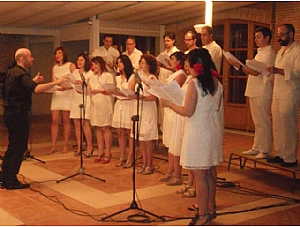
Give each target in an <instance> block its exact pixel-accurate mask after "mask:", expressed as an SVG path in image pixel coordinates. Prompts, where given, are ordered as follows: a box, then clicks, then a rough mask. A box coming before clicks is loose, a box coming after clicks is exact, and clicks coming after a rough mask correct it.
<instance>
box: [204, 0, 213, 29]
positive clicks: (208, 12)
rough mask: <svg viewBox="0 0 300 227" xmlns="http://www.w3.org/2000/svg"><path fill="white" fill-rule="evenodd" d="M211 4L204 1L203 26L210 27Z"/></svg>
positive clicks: (209, 1)
mask: <svg viewBox="0 0 300 227" xmlns="http://www.w3.org/2000/svg"><path fill="white" fill-rule="evenodd" d="M212 14H213V2H212V0H205V24H206V25H209V26H211V27H212Z"/></svg>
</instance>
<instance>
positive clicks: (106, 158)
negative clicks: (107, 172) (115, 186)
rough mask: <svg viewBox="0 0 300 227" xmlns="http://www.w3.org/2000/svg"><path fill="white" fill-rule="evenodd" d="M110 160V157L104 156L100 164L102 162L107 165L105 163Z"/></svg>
mask: <svg viewBox="0 0 300 227" xmlns="http://www.w3.org/2000/svg"><path fill="white" fill-rule="evenodd" d="M110 158H111V156H106V155H105V156H104V158H103V159H102V161H101V162H102V163H103V164H107V163H109V162H110Z"/></svg>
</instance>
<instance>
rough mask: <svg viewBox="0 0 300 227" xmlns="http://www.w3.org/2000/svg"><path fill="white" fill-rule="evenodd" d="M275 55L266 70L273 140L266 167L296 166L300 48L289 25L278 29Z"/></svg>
mask: <svg viewBox="0 0 300 227" xmlns="http://www.w3.org/2000/svg"><path fill="white" fill-rule="evenodd" d="M277 32H278V42H279V43H280V44H281V49H280V50H279V51H278V53H277V56H276V60H275V66H273V67H269V68H268V69H269V72H270V73H271V74H274V76H275V78H274V90H273V102H272V108H271V109H272V110H271V111H272V120H273V137H274V148H275V151H276V156H275V157H274V158H269V159H267V161H268V162H269V163H280V165H281V166H283V167H292V166H297V151H298V142H299V141H298V127H297V124H298V110H299V103H300V45H299V43H298V42H297V41H295V40H294V35H295V28H294V26H293V25H292V24H283V25H280V26H279V27H278V31H277Z"/></svg>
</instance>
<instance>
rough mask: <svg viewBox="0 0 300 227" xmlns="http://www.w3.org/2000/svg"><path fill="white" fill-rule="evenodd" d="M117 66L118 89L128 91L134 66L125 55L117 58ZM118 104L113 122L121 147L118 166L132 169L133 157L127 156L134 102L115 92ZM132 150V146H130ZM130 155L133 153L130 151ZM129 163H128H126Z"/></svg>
mask: <svg viewBox="0 0 300 227" xmlns="http://www.w3.org/2000/svg"><path fill="white" fill-rule="evenodd" d="M117 66H118V69H119V72H120V75H119V76H117V77H116V83H117V89H116V91H120V90H122V89H128V83H129V81H130V80H132V79H133V78H134V74H133V66H132V63H131V61H130V58H129V57H128V56H127V55H125V54H123V55H120V56H119V57H118V58H117ZM114 94H115V95H116V103H115V108H114V115H113V121H112V127H114V128H116V129H117V132H118V142H119V147H120V161H119V162H118V163H117V164H116V166H117V167H120V166H124V167H125V166H126V167H131V166H132V163H133V157H128V158H127V155H126V147H127V141H128V138H129V136H130V130H131V127H132V121H131V117H132V113H133V100H132V99H130V98H128V97H126V96H125V95H123V93H120V92H115V93H114ZM129 149H131V146H129ZM129 153H132V152H130V151H129ZM126 161H127V162H126Z"/></svg>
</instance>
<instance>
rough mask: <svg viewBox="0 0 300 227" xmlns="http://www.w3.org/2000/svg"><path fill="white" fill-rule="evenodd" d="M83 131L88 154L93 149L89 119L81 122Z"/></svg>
mask: <svg viewBox="0 0 300 227" xmlns="http://www.w3.org/2000/svg"><path fill="white" fill-rule="evenodd" d="M83 131H84V135H85V139H86V143H87V148H86V150H87V154H90V153H91V152H92V150H93V144H92V131H91V127H90V122H89V120H85V121H84V123H83Z"/></svg>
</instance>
